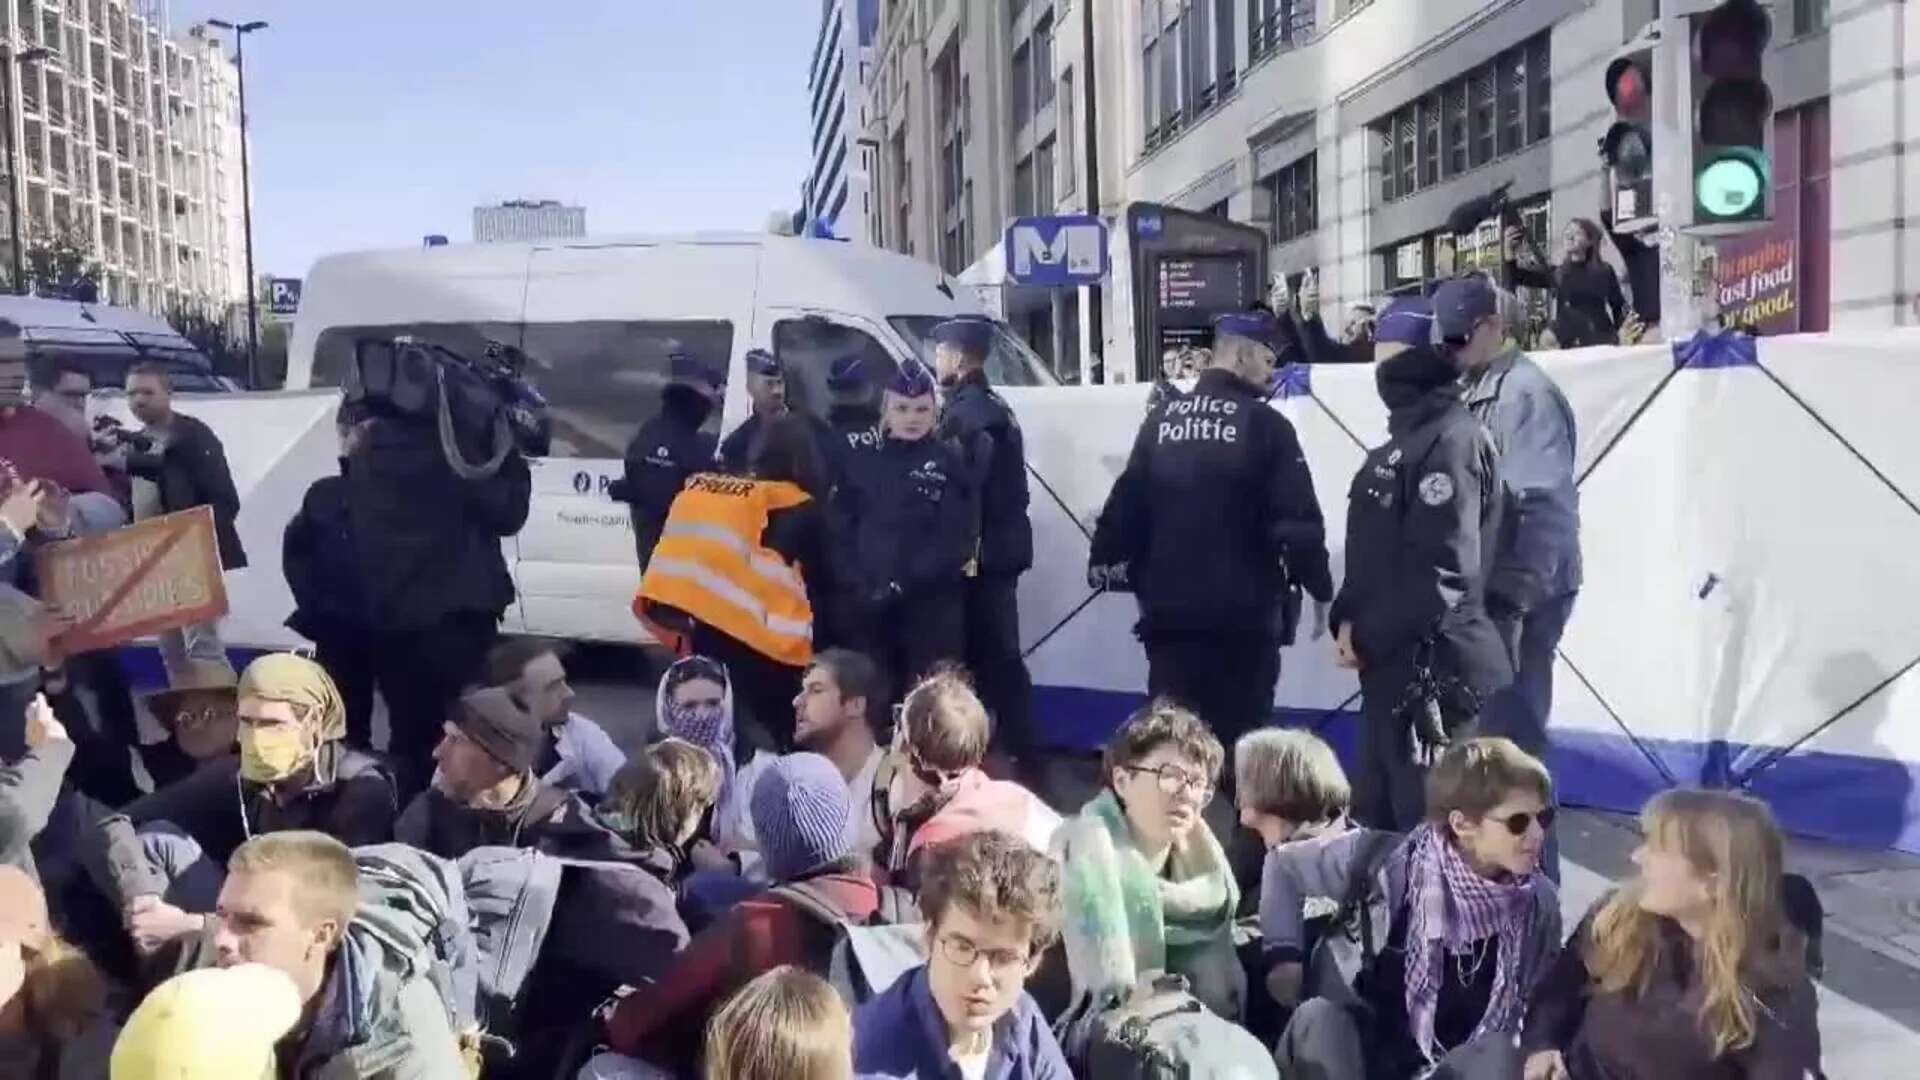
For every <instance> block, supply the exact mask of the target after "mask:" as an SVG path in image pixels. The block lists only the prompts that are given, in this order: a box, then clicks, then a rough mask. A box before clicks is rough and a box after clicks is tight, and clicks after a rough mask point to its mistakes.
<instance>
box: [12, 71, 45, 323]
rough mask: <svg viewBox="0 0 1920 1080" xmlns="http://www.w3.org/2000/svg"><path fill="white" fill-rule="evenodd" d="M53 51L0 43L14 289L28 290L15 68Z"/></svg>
mask: <svg viewBox="0 0 1920 1080" xmlns="http://www.w3.org/2000/svg"><path fill="white" fill-rule="evenodd" d="M51 55H52V54H51V53H49V52H48V51H47V50H46V49H43V48H41V47H39V46H37V45H36V46H34V47H33V48H31V49H21V50H18V51H15V49H14V47H13V46H12V45H11V44H8V45H0V79H4V80H5V82H6V98H7V104H6V125H7V132H6V144H7V225H8V228H9V229H10V230H11V232H12V236H13V292H14V295H16V296H25V295H26V294H27V264H26V253H25V251H24V250H23V249H22V248H21V245H20V148H19V147H18V146H16V145H15V144H14V141H13V98H14V94H15V92H16V91H17V90H18V89H19V85H20V84H19V82H18V80H17V79H16V77H15V75H16V71H17V68H18V67H19V65H21V64H32V63H37V62H39V61H41V60H45V59H46V58H47V57H48V56H51Z"/></svg>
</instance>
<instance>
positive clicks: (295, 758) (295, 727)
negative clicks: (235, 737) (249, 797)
mask: <svg viewBox="0 0 1920 1080" xmlns="http://www.w3.org/2000/svg"><path fill="white" fill-rule="evenodd" d="M308 756H309V755H308V752H307V732H306V727H305V726H304V725H301V724H274V725H272V726H271V727H260V726H258V725H255V724H247V723H242V724H241V725H240V776H241V777H242V778H243V779H245V780H248V781H251V782H253V783H256V784H272V783H277V782H279V781H281V780H285V779H286V778H287V777H289V776H292V775H293V774H294V773H296V772H298V771H300V767H301V766H302V765H305V764H306V763H307V758H308Z"/></svg>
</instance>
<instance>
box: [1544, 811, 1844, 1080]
mask: <svg viewBox="0 0 1920 1080" xmlns="http://www.w3.org/2000/svg"><path fill="white" fill-rule="evenodd" d="M1641 822H1642V830H1643V832H1644V834H1645V840H1644V841H1643V842H1642V843H1641V845H1640V847H1639V849H1638V850H1636V851H1635V852H1634V853H1633V861H1634V863H1635V864H1636V865H1638V866H1639V868H1640V871H1639V875H1638V877H1637V878H1635V880H1634V881H1632V882H1630V883H1629V884H1627V885H1626V886H1624V887H1623V888H1621V889H1620V890H1618V891H1617V892H1615V893H1614V894H1613V895H1612V896H1610V897H1608V898H1607V899H1606V900H1605V901H1603V902H1602V903H1601V904H1600V906H1599V907H1598V908H1597V909H1596V910H1595V911H1594V913H1593V914H1591V915H1589V916H1588V917H1587V919H1586V921H1585V922H1583V923H1582V924H1581V926H1580V929H1579V930H1577V931H1575V932H1574V936H1573V940H1572V941H1571V942H1569V943H1568V946H1567V948H1566V950H1565V951H1564V952H1562V953H1561V955H1560V959H1559V961H1558V962H1557V963H1556V964H1555V965H1554V966H1553V968H1552V969H1550V971H1549V972H1548V974H1547V976H1546V977H1545V978H1544V979H1542V980H1541V982H1540V985H1539V986H1538V987H1537V988H1536V989H1535V991H1534V995H1533V1001H1532V1004H1531V1006H1530V1007H1529V1009H1528V1012H1527V1022H1526V1027H1525V1034H1524V1036H1523V1041H1522V1046H1523V1048H1524V1049H1525V1051H1526V1053H1527V1064H1526V1078H1527V1080H1587V1078H1588V1077H1594V1078H1602V1077H1611V1076H1675V1077H1681V1076H1684V1077H1689V1078H1712V1080H1720V1078H1725V1080H1775V1078H1778V1080H1801V1078H1803V1077H1809V1076H1815V1075H1818V1073H1819V1068H1820V1033H1819V1029H1818V1027H1817V1025H1816V1022H1815V1016H1814V994H1813V986H1812V983H1811V982H1810V980H1809V979H1808V977H1807V973H1806V957H1805V943H1804V940H1803V939H1802V938H1801V937H1800V936H1799V934H1797V933H1795V932H1793V931H1792V930H1791V929H1790V927H1789V925H1788V922H1787V920H1786V917H1785V915H1784V914H1783V912H1782V910H1781V855H1780V851H1781V840H1780V829H1779V826H1777V825H1776V824H1774V820H1773V814H1772V813H1771V812H1770V811H1769V810H1768V809H1767V807H1766V805H1765V804H1764V803H1761V802H1759V801H1757V800H1755V799H1751V798H1748V797H1746V796H1744V795H1736V794H1730V793H1727V792H1718V791H1692V790H1677V791H1668V792H1664V793H1662V794H1660V795H1657V796H1655V797H1654V799H1653V801H1652V802H1650V803H1648V804H1647V807H1646V809H1645V810H1644V811H1643V812H1642V813H1641Z"/></svg>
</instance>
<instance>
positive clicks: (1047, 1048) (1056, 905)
mask: <svg viewBox="0 0 1920 1080" xmlns="http://www.w3.org/2000/svg"><path fill="white" fill-rule="evenodd" d="M920 909H921V911H922V912H923V913H924V914H925V915H926V917H927V940H928V958H927V963H926V966H924V967H921V968H919V969H917V970H914V971H910V972H908V973H907V974H905V975H902V976H901V977H900V978H899V979H898V980H897V981H896V982H895V983H894V984H893V986H892V987H890V988H889V989H888V990H887V991H886V992H885V993H883V994H881V995H880V996H879V997H876V998H874V999H873V1000H871V1001H869V1002H867V1003H866V1004H865V1005H862V1006H861V1007H860V1008H859V1010H858V1011H857V1012H855V1013H854V1017H853V1031H854V1043H853V1067H854V1071H855V1072H856V1073H858V1074H859V1075H860V1076H862V1077H875V1078H881V1077H884V1078H889V1080H906V1078H909V1077H914V1078H921V1077H924V1078H926V1080H935V1078H940V1080H944V1078H945V1077H948V1076H951V1075H953V1074H954V1071H955V1069H956V1068H957V1069H958V1071H959V1074H960V1075H961V1076H994V1077H1000V1078H1004V1080H1071V1078H1072V1075H1073V1074H1072V1073H1071V1072H1069V1071H1068V1068H1067V1061H1066V1056H1065V1055H1064V1054H1062V1053H1061V1051H1060V1043H1059V1041H1058V1040H1056V1039H1055V1038H1054V1036H1053V1030H1052V1029H1051V1028H1049V1027H1048V1026H1047V1022H1046V1020H1045V1019H1044V1018H1043V1017H1042V1016H1041V1014H1040V1007H1039V1006H1038V1005H1036V1004H1034V1000H1033V998H1032V997H1030V996H1028V995H1027V993H1026V991H1025V989H1024V987H1025V984H1026V981H1027V979H1028V978H1029V977H1030V976H1031V975H1032V974H1033V973H1034V971H1035V970H1036V969H1037V968H1038V967H1039V964H1040V959H1041V956H1042V955H1043V954H1044V953H1045V952H1046V950H1047V949H1048V948H1049V947H1050V946H1051V945H1052V944H1053V941H1054V939H1055V937H1057V936H1058V934H1059V932H1060V929H1059V927H1060V870H1059V867H1057V866H1055V865H1054V863H1053V860H1052V859H1049V858H1047V857H1046V856H1045V855H1042V854H1040V853H1039V852H1036V851H1034V850H1033V849H1032V848H1030V847H1028V846H1027V845H1026V844H1023V843H1021V842H1020V841H1018V840H1016V839H1014V838H1013V837H1010V836H1008V835H1006V834H1005V833H1001V832H977V833H974V834H972V835H970V836H967V837H963V838H962V839H959V840H952V841H948V842H947V843H945V844H941V845H940V846H938V847H936V848H934V849H933V850H932V852H931V853H930V856H929V858H928V860H927V863H926V867H925V869H924V871H923V873H922V875H921V886H920ZM983 960H984V961H986V962H985V963H984V964H983V963H981V961H983Z"/></svg>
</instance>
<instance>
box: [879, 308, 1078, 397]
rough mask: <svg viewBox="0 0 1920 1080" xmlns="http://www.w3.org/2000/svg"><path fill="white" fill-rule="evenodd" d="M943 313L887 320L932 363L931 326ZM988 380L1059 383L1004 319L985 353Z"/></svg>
mask: <svg viewBox="0 0 1920 1080" xmlns="http://www.w3.org/2000/svg"><path fill="white" fill-rule="evenodd" d="M947 318H948V316H945V315H895V316H894V317H893V318H891V319H888V320H887V321H888V322H890V323H892V324H893V328H894V329H895V330H898V331H899V332H900V336H901V337H904V338H906V339H907V343H908V344H910V345H912V346H913V351H914V353H915V354H916V355H918V356H919V357H920V361H921V363H924V364H926V365H927V367H929V368H931V367H933V342H932V341H931V340H929V338H930V335H932V333H933V328H934V327H936V326H939V325H940V324H941V323H943V322H945V321H947ZM987 381H988V382H990V383H992V384H993V385H995V386H1058V385H1060V380H1059V379H1056V378H1054V375H1053V372H1051V371H1049V370H1047V365H1046V363H1045V362H1044V361H1042V360H1041V359H1040V358H1039V357H1038V356H1035V355H1034V352H1033V350H1032V349H1029V348H1027V343H1026V342H1024V341H1021V340H1020V339H1019V338H1017V337H1015V336H1014V335H1013V334H1012V332H1010V331H1009V330H1008V329H1007V328H1006V325H1005V324H1004V323H994V324H993V348H992V350H991V351H990V352H988V353H987Z"/></svg>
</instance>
